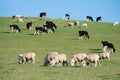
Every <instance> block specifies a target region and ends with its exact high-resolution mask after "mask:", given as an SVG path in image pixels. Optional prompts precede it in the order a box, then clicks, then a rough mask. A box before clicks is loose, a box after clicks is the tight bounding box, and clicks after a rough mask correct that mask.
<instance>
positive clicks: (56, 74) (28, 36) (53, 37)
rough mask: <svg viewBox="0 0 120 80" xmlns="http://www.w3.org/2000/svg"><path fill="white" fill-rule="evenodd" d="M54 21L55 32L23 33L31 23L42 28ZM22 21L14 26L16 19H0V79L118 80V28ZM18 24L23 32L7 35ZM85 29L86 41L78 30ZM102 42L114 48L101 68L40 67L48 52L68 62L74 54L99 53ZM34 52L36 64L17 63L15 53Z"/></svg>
mask: <svg viewBox="0 0 120 80" xmlns="http://www.w3.org/2000/svg"><path fill="white" fill-rule="evenodd" d="M47 20H48V21H53V22H54V23H55V24H56V25H57V27H58V28H57V30H56V32H55V33H48V34H44V35H33V34H34V28H33V29H32V30H26V23H27V22H29V21H32V22H33V27H35V26H42V25H43V24H45V21H47ZM24 21H25V22H23V23H17V20H16V19H12V18H4V17H1V18H0V55H1V56H0V79H1V80H88V79H89V80H104V79H105V80H118V79H119V78H120V77H119V76H120V69H119V67H120V64H119V63H120V58H119V56H120V54H119V52H120V50H119V48H120V43H119V41H120V34H119V32H120V26H117V27H114V26H112V23H103V22H86V21H79V22H80V25H81V24H82V23H87V24H88V28H87V29H86V28H82V29H81V28H79V26H80V25H79V26H73V27H66V25H67V24H68V23H69V22H75V21H74V20H60V19H46V18H25V19H24ZM10 24H17V25H18V26H19V27H20V28H21V30H22V32H21V33H9V25H10ZM79 30H86V31H88V32H89V34H90V39H89V40H78V31H79ZM102 40H108V41H110V42H112V43H113V44H114V45H115V48H116V53H115V54H111V56H110V57H111V60H110V61H108V60H103V61H101V67H97V68H94V67H93V65H90V66H88V67H86V68H80V67H71V66H70V65H69V66H65V67H57V66H54V67H43V66H42V65H43V62H44V57H45V56H46V54H47V53H48V52H51V51H58V52H59V53H65V54H66V55H67V58H68V61H69V62H70V59H71V57H72V55H73V54H76V53H80V52H84V53H87V54H94V53H100V52H102V44H101V41H102ZM26 52H35V53H36V55H37V57H36V64H35V65H32V64H24V65H20V64H18V62H17V61H18V54H20V53H26Z"/></svg>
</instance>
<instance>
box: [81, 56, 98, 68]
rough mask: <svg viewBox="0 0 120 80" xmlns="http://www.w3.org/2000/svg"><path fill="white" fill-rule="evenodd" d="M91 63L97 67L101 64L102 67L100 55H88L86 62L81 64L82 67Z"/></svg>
mask: <svg viewBox="0 0 120 80" xmlns="http://www.w3.org/2000/svg"><path fill="white" fill-rule="evenodd" d="M90 63H94V64H95V65H94V66H95V67H96V66H97V65H98V64H99V66H100V61H99V55H97V54H91V55H88V56H87V57H85V58H84V60H83V61H82V62H81V66H83V67H84V66H86V65H89V64H90Z"/></svg>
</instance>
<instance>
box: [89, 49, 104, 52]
mask: <svg viewBox="0 0 120 80" xmlns="http://www.w3.org/2000/svg"><path fill="white" fill-rule="evenodd" d="M89 50H90V51H91V53H102V49H89Z"/></svg>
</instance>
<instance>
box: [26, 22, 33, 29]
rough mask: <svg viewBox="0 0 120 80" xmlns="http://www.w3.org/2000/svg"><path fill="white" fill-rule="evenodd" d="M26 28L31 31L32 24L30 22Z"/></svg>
mask: <svg viewBox="0 0 120 80" xmlns="http://www.w3.org/2000/svg"><path fill="white" fill-rule="evenodd" d="M26 28H27V29H28V30H31V28H32V22H28V23H27V24H26Z"/></svg>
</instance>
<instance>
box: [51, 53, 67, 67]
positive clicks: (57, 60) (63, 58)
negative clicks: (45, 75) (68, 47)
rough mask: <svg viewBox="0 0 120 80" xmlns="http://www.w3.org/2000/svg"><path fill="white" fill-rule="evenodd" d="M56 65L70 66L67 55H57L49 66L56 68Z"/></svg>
mask: <svg viewBox="0 0 120 80" xmlns="http://www.w3.org/2000/svg"><path fill="white" fill-rule="evenodd" d="M55 64H57V66H60V65H63V66H64V64H66V65H68V63H67V57H66V55H65V54H58V55H56V56H55V58H54V59H53V60H52V61H51V62H50V64H49V66H54V65H55Z"/></svg>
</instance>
